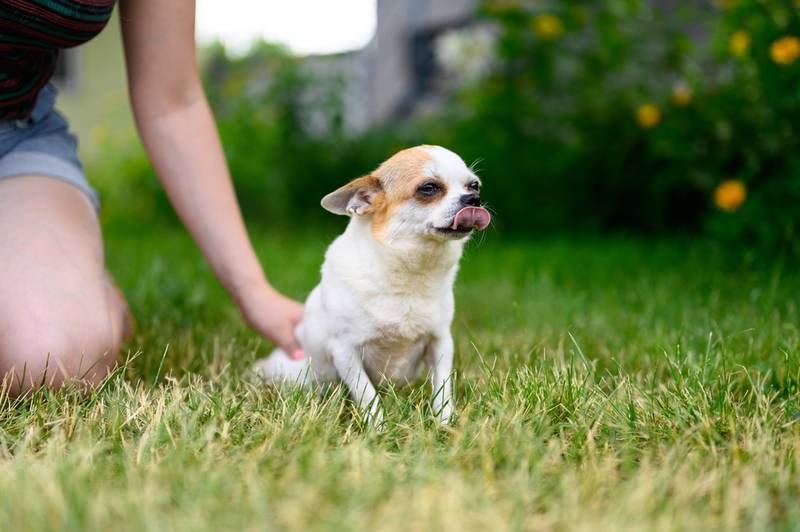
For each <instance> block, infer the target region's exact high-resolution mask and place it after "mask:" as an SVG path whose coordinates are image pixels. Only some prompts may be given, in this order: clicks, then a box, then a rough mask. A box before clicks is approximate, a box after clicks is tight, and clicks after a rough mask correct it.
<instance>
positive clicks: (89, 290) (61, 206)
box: [0, 176, 126, 394]
mask: <svg viewBox="0 0 800 532" xmlns="http://www.w3.org/2000/svg"><path fill="white" fill-rule="evenodd" d="M125 313H126V305H125V301H124V299H123V298H122V297H121V294H119V292H118V291H117V290H116V289H115V287H114V285H113V283H112V282H111V280H110V278H109V277H108V275H107V273H106V271H105V266H104V259H103V243H102V238H101V235H100V226H99V224H98V221H97V216H96V214H95V212H94V210H93V209H92V207H91V205H90V203H89V201H88V200H87V198H86V197H84V195H83V194H82V193H81V192H80V191H78V190H77V189H75V188H74V187H72V186H70V185H67V184H65V183H62V182H60V181H57V180H55V179H52V178H48V177H40V176H24V177H17V178H11V179H5V180H2V181H0V379H5V381H6V383H7V385H8V386H9V387H8V391H9V392H10V393H12V394H18V393H21V392H24V391H27V390H29V389H31V388H35V387H38V386H51V387H57V386H60V385H61V384H62V383H63V382H65V381H67V380H80V381H83V382H85V383H87V384H89V385H96V384H98V383H99V382H100V381H101V380H102V379H103V377H105V375H106V374H107V373H108V371H109V370H110V369H111V368H112V367H113V366H114V364H115V362H116V355H117V352H118V351H119V348H120V344H121V339H122V332H123V324H124V319H125V318H124V316H125Z"/></svg>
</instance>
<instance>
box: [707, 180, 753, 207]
mask: <svg viewBox="0 0 800 532" xmlns="http://www.w3.org/2000/svg"><path fill="white" fill-rule="evenodd" d="M746 198H747V187H745V185H744V183H742V182H741V181H739V180H738V179H726V180H725V181H723V182H722V183H720V184H719V185H718V186H717V188H716V189H714V204H715V205H716V206H717V207H719V208H720V209H722V210H723V211H725V212H733V211H735V210H736V209H738V208H739V207H741V206H742V203H744V200H745V199H746Z"/></svg>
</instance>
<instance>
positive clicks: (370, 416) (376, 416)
mask: <svg viewBox="0 0 800 532" xmlns="http://www.w3.org/2000/svg"><path fill="white" fill-rule="evenodd" d="M364 423H366V425H367V426H369V427H373V428H377V429H380V428H381V426H383V409H382V408H381V407H380V406H378V405H377V404H374V405H372V406H371V407H370V409H369V410H368V411H367V413H366V414H364Z"/></svg>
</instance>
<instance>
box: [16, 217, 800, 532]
mask: <svg viewBox="0 0 800 532" xmlns="http://www.w3.org/2000/svg"><path fill="white" fill-rule="evenodd" d="M137 231H138V232H137V233H133V232H132V231H131V230H123V229H119V228H116V229H114V228H110V229H109V231H108V232H107V241H108V242H107V244H108V254H109V257H108V260H109V264H110V267H111V269H112V271H113V272H114V274H115V276H116V277H117V279H118V280H119V283H120V285H121V286H122V288H123V289H124V291H125V292H126V293H127V295H128V297H129V299H130V302H131V306H132V308H133V310H134V313H135V314H136V317H137V319H138V324H139V330H138V334H137V336H136V338H135V339H134V341H132V342H131V343H130V344H129V345H128V346H127V349H128V350H129V351H128V362H127V364H126V366H125V367H124V368H123V369H121V370H120V371H119V373H118V374H117V375H115V376H113V377H112V378H111V379H110V380H109V381H108V382H107V383H106V385H105V386H104V387H103V388H102V390H100V391H99V392H97V393H95V394H93V395H92V396H90V397H87V398H84V397H81V396H80V395H78V394H76V393H72V392H57V393H52V392H42V393H39V394H37V395H35V396H34V397H32V398H30V399H28V400H24V401H19V402H11V401H8V400H7V399H6V400H5V402H4V403H3V404H2V406H0V417H1V418H2V423H0V456H2V461H0V493H2V496H0V523H2V524H1V525H0V528H3V529H6V530H45V529H64V530H142V529H145V530H159V531H160V530H192V531H194V530H220V529H231V530H258V529H269V528H275V529H284V528H286V529H303V530H305V529H312V530H313V529H326V530H327V529H334V530H337V529H340V530H353V529H355V530H364V529H380V530H384V529H385V530H395V529H414V530H420V529H423V530H424V529H431V530H439V529H445V530H465V529H466V530H487V529H490V530H504V529H550V528H556V529H563V528H570V529H572V528H582V529H598V528H599V529H609V530H620V529H659V530H662V529H687V528H692V529H709V528H722V527H724V528H749V529H759V530H761V529H781V530H783V529H797V528H798V527H800V505H798V500H800V471H798V466H800V427H799V426H798V423H800V401H799V399H800V398H799V397H798V388H797V386H798V379H800V349H799V348H798V342H800V329H798V327H799V324H800V322H799V321H798V318H799V317H800V316H798V313H799V312H800V309H798V294H800V275H798V274H797V273H796V271H795V270H794V269H792V268H790V267H789V266H781V265H780V264H779V263H776V262H766V261H762V260H761V259H758V258H754V259H753V260H751V261H749V262H750V264H751V265H750V266H748V267H746V268H745V267H741V266H737V265H738V264H741V263H744V262H745V261H743V260H740V259H739V258H736V257H733V258H732V257H730V256H723V255H722V254H721V253H719V252H718V251H717V250H716V249H715V248H714V247H713V246H710V245H708V244H702V243H692V242H690V241H672V242H656V243H649V242H643V241H635V240H626V239H614V240H605V241H603V240H600V241H594V240H576V239H555V240H545V241H537V242H527V243H526V242H506V243H500V242H499V236H498V235H497V234H489V235H487V236H486V237H485V239H484V241H483V242H482V243H477V242H476V243H473V244H472V245H471V246H470V247H469V249H468V252H467V255H466V257H465V260H464V261H463V263H462V272H461V274H460V277H459V280H458V283H457V288H456V292H457V294H456V296H457V312H456V319H455V322H454V324H453V330H454V334H455V339H456V350H457V355H456V368H457V372H458V377H457V390H458V406H457V412H458V418H457V421H456V423H455V425H454V426H453V427H450V428H440V427H438V426H437V424H436V423H435V421H434V420H433V418H432V415H431V411H430V409H429V407H428V403H427V399H428V396H429V393H428V391H427V390H426V389H425V387H424V386H422V385H420V386H418V387H416V388H413V389H407V390H397V391H393V390H386V391H385V392H384V403H385V405H386V409H387V416H386V417H387V424H386V427H385V429H384V430H383V431H381V432H376V431H374V430H371V429H369V428H365V427H364V426H362V424H361V423H360V421H359V420H358V418H357V417H356V416H354V415H353V406H352V404H351V403H350V402H349V401H347V400H346V398H345V396H344V394H343V393H341V391H339V392H336V393H333V394H331V395H330V396H327V397H325V398H322V399H321V398H318V397H317V396H316V395H315V394H313V393H305V392H299V391H294V392H293V391H284V392H278V391H276V390H273V389H267V388H265V387H263V386H260V385H257V384H253V383H252V382H250V381H248V380H247V379H246V378H245V373H246V370H247V368H248V367H249V365H250V364H251V363H252V361H253V360H254V359H255V358H256V357H258V356H263V355H264V354H265V353H266V351H267V349H268V345H267V344H266V343H265V342H264V341H262V340H260V339H258V338H257V337H256V336H255V335H254V334H253V333H251V332H249V331H247V330H246V329H245V328H244V326H243V325H242V324H241V323H240V321H239V319H238V317H237V314H236V311H235V309H234V308H233V306H232V305H231V303H229V302H228V300H227V299H226V298H225V296H224V294H223V292H222V291H221V289H220V288H219V287H218V285H217V284H216V283H215V282H214V281H213V279H211V277H210V275H209V271H208V268H207V267H206V266H205V265H204V264H203V262H202V260H201V258H200V256H199V254H198V253H197V252H196V251H195V250H194V248H193V246H192V245H191V243H190V242H189V241H188V239H187V238H186V237H185V236H184V235H183V233H182V232H181V231H180V230H178V229H169V228H167V229H164V228H161V227H150V226H147V225H145V226H143V227H139V228H137ZM332 234H333V233H330V232H329V233H327V234H320V233H316V232H310V231H309V232H307V233H305V234H292V235H286V234H278V235H275V234H270V232H269V231H266V230H262V231H260V232H256V234H255V235H254V237H255V241H256V244H257V247H258V249H259V252H260V253H261V255H262V258H263V261H264V263H265V264H266V265H267V269H268V271H269V272H270V275H271V278H272V280H273V282H274V283H275V284H276V285H277V286H278V287H280V288H281V289H283V290H285V291H287V292H289V293H290V294H291V295H293V296H296V297H303V296H304V295H305V294H306V293H307V292H308V291H309V290H310V289H311V288H312V287H313V285H314V284H315V283H316V282H317V272H318V268H319V265H320V263H321V260H322V253H323V251H324V249H325V246H326V245H327V243H328V241H329V239H330V237H331V235H332Z"/></svg>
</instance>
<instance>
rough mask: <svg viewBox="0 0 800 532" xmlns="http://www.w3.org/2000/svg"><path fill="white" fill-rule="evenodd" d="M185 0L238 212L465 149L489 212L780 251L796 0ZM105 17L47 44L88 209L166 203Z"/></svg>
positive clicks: (799, 189)
mask: <svg viewBox="0 0 800 532" xmlns="http://www.w3.org/2000/svg"><path fill="white" fill-rule="evenodd" d="M222 4H223V3H222V2H214V1H213V0H200V1H199V2H198V14H197V34H198V44H199V47H200V50H201V51H200V61H201V65H202V71H203V76H204V82H205V85H206V88H207V92H208V96H209V98H210V101H211V105H212V107H213V109H214V112H215V114H216V116H217V119H218V124H219V129H220V133H221V136H222V140H223V144H224V146H225V150H226V153H227V156H228V161H229V164H230V168H231V172H232V174H233V177H234V180H235V183H236V187H237V190H238V193H239V195H240V200H241V203H242V207H243V210H244V213H245V216H246V218H247V220H248V222H249V223H250V224H254V225H258V224H263V225H265V226H269V227H289V226H297V225H299V224H302V225H309V226H313V225H315V224H329V225H334V224H335V225H336V227H339V226H340V224H338V222H339V221H337V220H333V219H331V218H332V217H330V216H329V215H326V213H324V212H323V211H322V210H321V209H320V208H319V198H321V197H322V196H323V195H324V194H325V193H326V192H328V191H330V190H332V189H334V188H336V187H337V186H339V185H340V184H342V183H344V182H346V181H347V180H349V179H351V178H354V177H357V176H359V175H363V174H364V173H366V172H368V171H370V170H371V169H372V168H374V167H375V166H376V165H377V164H378V163H379V162H380V161H382V160H384V159H385V158H387V157H388V156H389V155H390V154H392V153H393V152H395V151H397V150H399V149H401V148H404V147H407V146H411V145H416V144H422V143H429V144H440V145H443V146H446V147H448V148H450V149H452V150H454V151H456V152H458V153H459V154H460V155H462V157H463V158H464V159H465V160H466V162H467V163H468V164H470V163H476V164H477V168H478V171H479V173H480V174H481V175H482V176H483V178H484V182H485V185H486V186H485V193H484V195H485V199H486V200H487V202H488V203H489V205H490V206H491V207H492V209H493V210H494V211H495V212H496V216H495V221H496V226H495V230H496V232H498V233H501V234H503V235H508V236H509V237H513V238H540V237H543V236H547V235H553V234H564V233H569V234H587V235H593V236H594V235H608V234H620V233H622V234H632V235H644V236H647V237H652V236H674V235H681V236H685V235H690V236H692V237H694V236H697V237H702V238H705V239H712V240H714V241H718V242H722V243H724V244H725V245H728V246H730V247H731V248H732V249H734V250H736V251H737V252H740V251H741V252H745V253H747V254H750V256H752V257H760V256H764V255H763V254H770V253H780V254H782V255H800V247H799V246H798V244H797V243H796V242H795V238H794V235H795V231H796V229H797V227H798V223H799V222H800V208H798V205H800V143H799V142H798V135H797V128H798V127H800V40H799V39H798V36H800V2H798V0H759V1H756V0H717V1H716V2H711V1H708V0H692V1H689V0H684V1H680V2H679V1H675V0H605V1H601V2H580V1H575V2H556V1H546V0H485V1H481V0H402V1H401V0H377V1H375V0H348V1H342V2H336V3H332V2H323V1H321V0H320V1H315V0H302V1H295V2H291V6H287V5H286V4H290V3H288V2H277V1H275V2H273V1H270V2H265V1H259V0H249V1H248V0H234V1H230V2H225V3H224V6H223V5H222ZM119 41H120V34H119V28H118V24H117V23H116V22H114V23H112V24H110V25H109V27H108V28H107V29H106V31H104V33H103V34H101V36H100V37H99V38H97V39H95V40H94V41H92V42H91V43H89V44H88V45H87V46H85V47H82V48H79V49H76V50H72V51H69V52H68V53H66V54H64V57H63V58H62V59H63V60H62V63H61V66H60V68H59V73H58V82H59V84H60V87H61V90H62V98H61V107H62V110H64V111H65V112H66V114H68V115H69V116H70V118H71V120H72V122H73V124H74V126H75V128H76V129H77V130H78V133H79V135H80V137H81V139H82V144H81V150H82V154H83V157H84V160H85V163H86V166H87V172H88V174H89V177H90V179H91V180H92V182H93V183H94V184H95V185H96V186H97V188H98V189H99V190H100V192H101V194H102V198H103V213H102V215H103V217H104V219H105V221H106V223H114V221H115V220H120V221H122V220H124V221H126V222H127V223H129V224H130V223H133V222H135V221H136V220H141V219H152V220H158V221H163V222H164V223H175V219H174V217H173V214H172V211H171V208H170V207H169V205H168V203H167V201H166V199H165V197H164V195H163V193H162V192H161V189H160V187H159V186H158V185H157V181H156V179H155V177H154V175H153V172H152V170H151V169H150V166H149V164H148V162H147V159H146V156H145V155H144V153H143V151H142V148H141V145H140V143H139V141H138V140H137V138H136V135H135V131H134V129H133V125H132V120H131V117H130V113H129V111H128V110H127V100H126V98H127V96H126V92H125V81H124V65H123V62H122V55H121V44H120V42H119Z"/></svg>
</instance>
